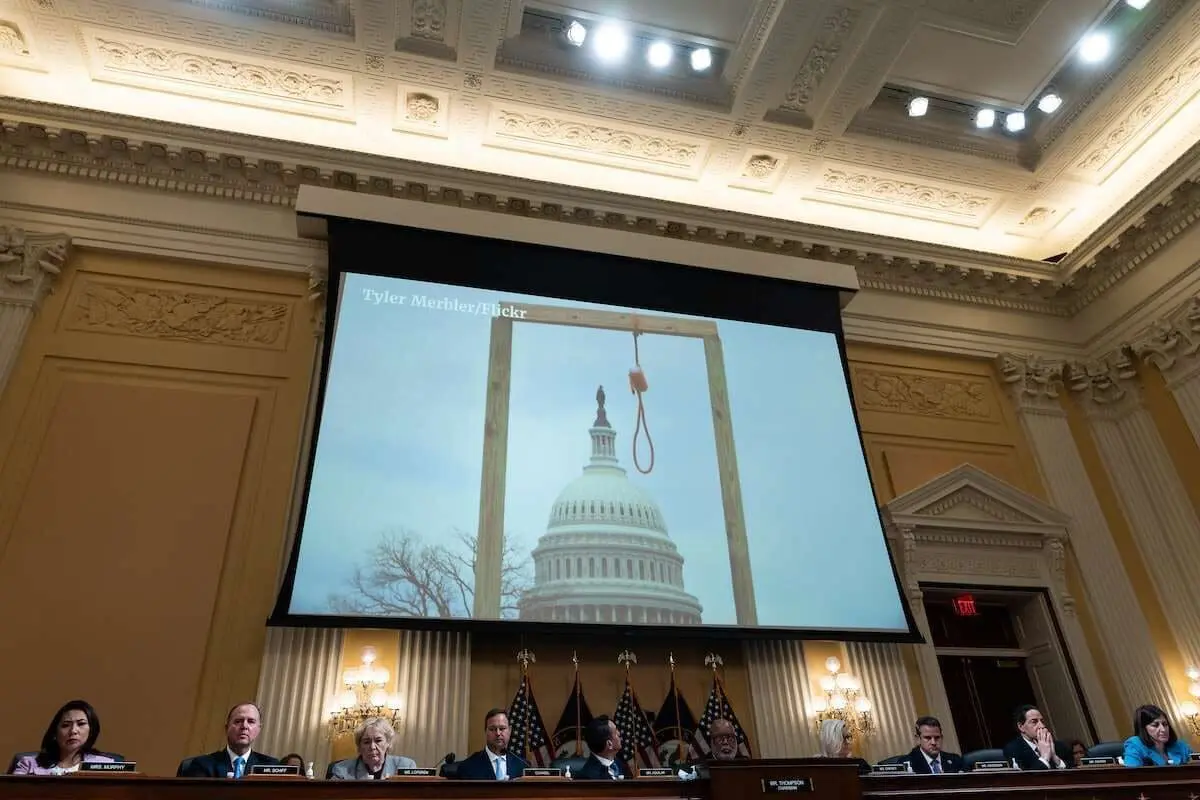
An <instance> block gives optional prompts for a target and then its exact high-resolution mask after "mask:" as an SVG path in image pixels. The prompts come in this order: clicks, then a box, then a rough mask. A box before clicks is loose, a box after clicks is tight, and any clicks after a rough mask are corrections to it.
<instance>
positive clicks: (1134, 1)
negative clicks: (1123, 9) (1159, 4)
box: [1125, 0, 1150, 11]
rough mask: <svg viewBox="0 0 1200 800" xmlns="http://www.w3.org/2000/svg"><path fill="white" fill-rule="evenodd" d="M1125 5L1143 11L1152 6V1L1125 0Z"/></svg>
mask: <svg viewBox="0 0 1200 800" xmlns="http://www.w3.org/2000/svg"><path fill="white" fill-rule="evenodd" d="M1125 5H1127V6H1129V7H1130V8H1136V9H1137V10H1138V11H1141V10H1142V9H1143V8H1145V7H1146V6H1148V5H1150V0H1125Z"/></svg>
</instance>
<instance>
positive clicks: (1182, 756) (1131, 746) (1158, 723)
mask: <svg viewBox="0 0 1200 800" xmlns="http://www.w3.org/2000/svg"><path fill="white" fill-rule="evenodd" d="M1191 754H1192V749H1191V748H1190V747H1188V744H1187V742H1185V741H1184V740H1183V739H1180V738H1179V736H1178V735H1176V733H1175V729H1174V728H1173V727H1171V723H1170V722H1168V721H1167V713H1166V712H1165V711H1163V710H1162V709H1161V708H1159V707H1158V706H1142V707H1141V708H1139V709H1138V710H1137V711H1135V712H1133V736H1130V737H1129V738H1128V739H1126V740H1125V766H1127V767H1165V766H1167V765H1169V764H1175V765H1178V764H1186V763H1187V760H1188V756H1190V755H1191Z"/></svg>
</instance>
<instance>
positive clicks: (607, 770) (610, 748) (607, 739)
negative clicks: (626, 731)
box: [571, 716, 631, 781]
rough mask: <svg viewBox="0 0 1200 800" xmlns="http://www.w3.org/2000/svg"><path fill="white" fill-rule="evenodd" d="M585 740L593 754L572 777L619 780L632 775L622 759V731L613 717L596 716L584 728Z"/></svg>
mask: <svg viewBox="0 0 1200 800" xmlns="http://www.w3.org/2000/svg"><path fill="white" fill-rule="evenodd" d="M583 741H584V743H585V744H586V745H587V746H588V750H590V751H591V755H590V756H588V760H587V761H585V762H584V764H583V766H582V767H580V768H579V772H578V773H575V774H573V775H571V777H572V778H577V779H580V780H593V781H604V780H610V781H619V780H622V779H624V778H628V777H631V775H630V772H629V767H627V766H626V765H625V762H624V761H622V760H621V732H620V731H619V730H617V726H616V725H615V724H614V723H613V721H612V720H611V719H609V718H608V717H606V716H599V717H596V718H594V719H593V720H592V721H591V722H589V723H588V724H587V726H586V727H584V729H583Z"/></svg>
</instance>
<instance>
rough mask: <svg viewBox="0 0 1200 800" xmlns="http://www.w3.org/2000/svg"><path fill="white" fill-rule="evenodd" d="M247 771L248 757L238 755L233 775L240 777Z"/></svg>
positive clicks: (234, 763)
mask: <svg viewBox="0 0 1200 800" xmlns="http://www.w3.org/2000/svg"><path fill="white" fill-rule="evenodd" d="M245 771H246V759H244V758H242V757H241V756H238V757H237V758H235V759H234V760H233V777H235V778H240V777H242V775H244V774H245Z"/></svg>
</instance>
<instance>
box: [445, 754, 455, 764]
mask: <svg viewBox="0 0 1200 800" xmlns="http://www.w3.org/2000/svg"><path fill="white" fill-rule="evenodd" d="M442 763H443V764H453V763H454V753H446V755H444V756H442Z"/></svg>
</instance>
